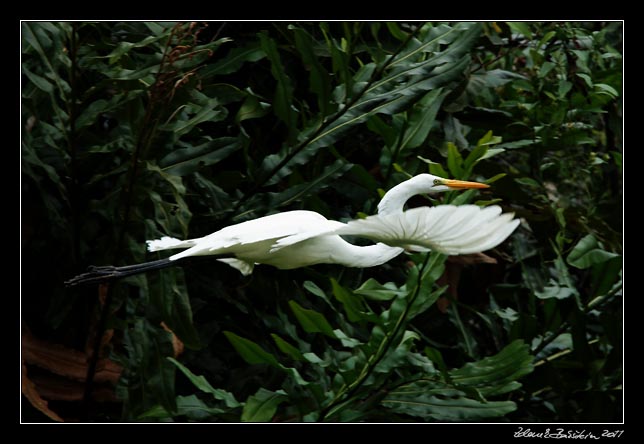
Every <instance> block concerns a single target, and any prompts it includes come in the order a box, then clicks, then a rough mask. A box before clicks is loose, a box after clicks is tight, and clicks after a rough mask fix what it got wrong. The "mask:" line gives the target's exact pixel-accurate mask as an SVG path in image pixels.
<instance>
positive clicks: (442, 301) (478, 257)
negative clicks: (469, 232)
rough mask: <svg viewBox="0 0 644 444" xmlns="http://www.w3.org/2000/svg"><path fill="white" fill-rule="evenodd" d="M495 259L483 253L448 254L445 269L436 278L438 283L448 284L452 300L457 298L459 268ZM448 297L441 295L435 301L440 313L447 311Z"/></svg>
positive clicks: (495, 261)
mask: <svg viewBox="0 0 644 444" xmlns="http://www.w3.org/2000/svg"><path fill="white" fill-rule="evenodd" d="M496 263H497V260H496V259H495V258H493V257H490V256H488V255H487V254H484V253H472V254H463V255H459V256H448V257H447V261H446V262H445V271H444V272H443V275H442V276H441V277H440V278H439V279H438V284H439V285H449V288H448V289H447V291H448V292H449V294H450V296H451V297H452V299H454V300H458V282H459V281H460V279H461V270H462V269H463V267H464V266H467V265H474V264H496ZM449 301H450V300H449V298H446V297H445V296H441V297H440V298H438V301H436V306H437V307H438V309H439V310H440V311H441V313H446V312H447V307H449V303H450V302H449Z"/></svg>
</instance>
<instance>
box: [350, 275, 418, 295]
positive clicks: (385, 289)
mask: <svg viewBox="0 0 644 444" xmlns="http://www.w3.org/2000/svg"><path fill="white" fill-rule="evenodd" d="M353 292H354V293H355V294H359V295H361V296H364V297H365V298H367V299H371V300H374V301H390V300H392V299H393V298H395V297H396V296H402V295H405V294H407V291H406V290H401V289H400V288H398V287H397V286H396V285H395V284H393V283H391V282H387V283H386V284H384V285H383V284H381V283H379V282H378V281H377V280H375V279H374V278H370V279H368V280H367V281H366V282H364V283H363V284H362V285H361V286H360V287H358V288H357V289H356V290H353Z"/></svg>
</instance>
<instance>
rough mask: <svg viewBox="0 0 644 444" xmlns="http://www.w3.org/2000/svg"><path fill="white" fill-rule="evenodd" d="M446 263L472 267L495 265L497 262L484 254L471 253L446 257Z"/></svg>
mask: <svg viewBox="0 0 644 444" xmlns="http://www.w3.org/2000/svg"><path fill="white" fill-rule="evenodd" d="M447 262H451V263H453V264H460V265H474V264H496V263H497V261H496V259H494V258H493V257H490V256H488V255H487V254H485V253H472V254H462V255H459V256H448V257H447Z"/></svg>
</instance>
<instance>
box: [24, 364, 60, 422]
mask: <svg viewBox="0 0 644 444" xmlns="http://www.w3.org/2000/svg"><path fill="white" fill-rule="evenodd" d="M22 394H23V395H25V398H27V400H29V402H30V403H31V405H33V406H34V407H35V408H36V409H38V410H40V411H41V412H42V413H44V414H45V415H47V416H48V417H49V418H51V419H52V420H54V421H57V422H65V421H64V420H63V418H61V417H60V416H58V415H57V414H56V413H55V412H53V411H52V410H50V409H49V404H48V403H47V401H45V400H44V399H42V398H41V397H40V393H38V390H37V389H36V385H35V384H34V383H33V382H32V381H30V380H29V378H28V377H27V366H26V365H25V362H24V360H23V362H22Z"/></svg>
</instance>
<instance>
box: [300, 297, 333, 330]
mask: <svg viewBox="0 0 644 444" xmlns="http://www.w3.org/2000/svg"><path fill="white" fill-rule="evenodd" d="M288 305H289V307H291V310H292V311H293V314H294V315H295V317H296V318H297V320H298V322H299V323H300V325H301V326H302V328H303V329H304V331H305V332H307V333H322V334H324V335H326V336H328V337H330V338H334V339H335V333H333V327H331V324H329V321H327V320H326V318H325V317H324V315H323V314H322V313H318V312H317V311H315V310H309V309H306V308H303V307H302V306H301V305H300V304H298V303H297V302H295V301H292V300H291V301H288Z"/></svg>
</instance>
